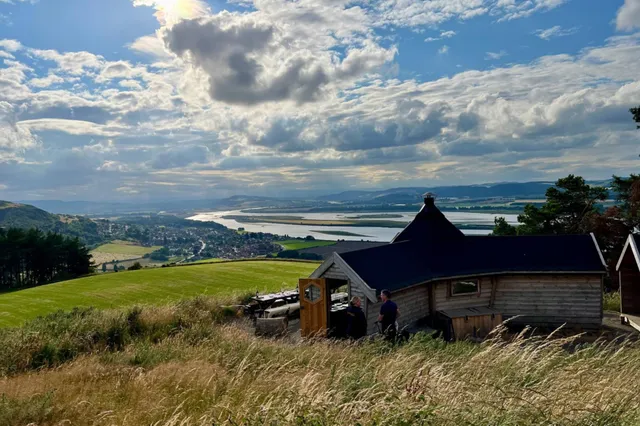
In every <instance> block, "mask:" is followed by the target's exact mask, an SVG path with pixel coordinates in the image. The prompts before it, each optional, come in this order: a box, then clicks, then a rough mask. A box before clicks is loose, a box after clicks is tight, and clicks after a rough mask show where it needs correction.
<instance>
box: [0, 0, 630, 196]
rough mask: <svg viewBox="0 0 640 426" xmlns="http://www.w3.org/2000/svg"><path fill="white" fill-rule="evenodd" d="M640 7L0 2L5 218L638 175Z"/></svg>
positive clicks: (559, 1) (572, 2)
mask: <svg viewBox="0 0 640 426" xmlns="http://www.w3.org/2000/svg"><path fill="white" fill-rule="evenodd" d="M639 70H640V0H423V1H415V0H366V1H359V0H351V1H345V0H296V1H288V0H228V1H227V2H224V1H203V0H109V1H104V0H0V199H9V200H25V199H27V200H35V199H58V200H120V201H132V200H141V201H149V200H163V199H172V200H176V199H201V198H220V197H225V196H230V195H235V194H247V195H266V196H294V195H295V196H299V195H303V194H305V195H306V194H324V193H332V192H339V191H343V190H353V189H369V188H371V189H373V188H389V187H398V186H433V185H438V186H440V185H456V184H481V183H486V182H504V181H532V180H555V179H557V178H559V177H562V176H566V175H567V174H569V173H574V174H579V175H582V176H584V177H585V178H588V179H602V178H607V177H610V176H611V175H613V174H618V175H625V174H629V173H633V172H636V173H637V172H639V171H640V170H639V166H640V158H639V156H638V154H640V130H635V125H634V123H633V121H632V117H631V114H630V113H629V111H628V110H629V108H631V107H634V106H638V105H640V71H639Z"/></svg>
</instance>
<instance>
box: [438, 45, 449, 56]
mask: <svg viewBox="0 0 640 426" xmlns="http://www.w3.org/2000/svg"><path fill="white" fill-rule="evenodd" d="M438 53H439V54H440V55H446V54H447V53H449V46H447V45H446V44H445V45H444V46H442V47H441V48H440V49H438Z"/></svg>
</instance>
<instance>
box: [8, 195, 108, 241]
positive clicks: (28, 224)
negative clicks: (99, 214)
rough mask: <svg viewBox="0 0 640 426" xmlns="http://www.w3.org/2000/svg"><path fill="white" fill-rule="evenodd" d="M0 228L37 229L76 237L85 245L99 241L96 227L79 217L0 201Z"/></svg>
mask: <svg viewBox="0 0 640 426" xmlns="http://www.w3.org/2000/svg"><path fill="white" fill-rule="evenodd" d="M0 227H3V228H22V229H29V228H38V229H40V230H41V231H44V232H57V233H59V234H63V235H66V236H69V237H78V238H80V239H81V240H82V241H83V242H84V243H85V244H88V245H92V244H96V243H98V242H100V241H101V238H100V236H99V234H98V226H97V225H96V224H95V223H94V222H93V221H92V220H90V219H87V218H85V217H81V216H69V215H57V214H51V213H48V212H46V211H44V210H41V209H39V208H37V207H34V206H31V205H28V204H18V203H12V202H9V201H1V200H0Z"/></svg>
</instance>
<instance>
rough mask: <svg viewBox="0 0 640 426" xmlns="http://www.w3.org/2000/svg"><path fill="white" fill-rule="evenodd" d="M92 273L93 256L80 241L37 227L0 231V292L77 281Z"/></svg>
mask: <svg viewBox="0 0 640 426" xmlns="http://www.w3.org/2000/svg"><path fill="white" fill-rule="evenodd" d="M91 272H93V265H92V260H91V255H90V254H89V250H88V249H87V248H86V247H85V246H84V245H83V244H82V243H81V242H80V240H79V239H78V238H68V237H64V236H62V235H60V234H56V233H52V232H48V233H44V232H42V231H40V230H38V229H35V228H34V229H29V230H23V229H19V228H9V229H4V228H0V291H2V290H7V289H13V288H21V287H30V286H37V285H42V284H47V283H50V282H54V281H62V280H67V279H72V278H77V277H79V276H82V275H86V274H89V273H91Z"/></svg>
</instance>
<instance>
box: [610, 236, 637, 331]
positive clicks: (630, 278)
mask: <svg viewBox="0 0 640 426" xmlns="http://www.w3.org/2000/svg"><path fill="white" fill-rule="evenodd" d="M639 246H640V235H629V238H627V242H626V243H625V245H624V248H623V249H622V254H621V255H620V260H618V264H617V265H616V271H618V274H619V277H620V313H621V316H622V321H623V322H625V323H628V324H629V325H631V326H632V327H634V328H636V329H637V330H639V331H640V252H639V251H638V247H639Z"/></svg>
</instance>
